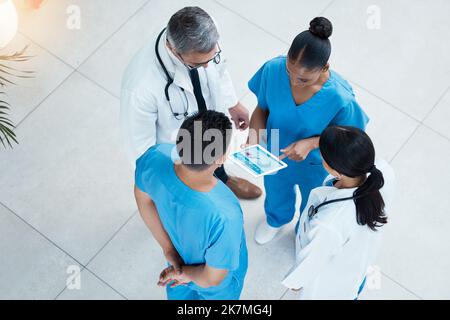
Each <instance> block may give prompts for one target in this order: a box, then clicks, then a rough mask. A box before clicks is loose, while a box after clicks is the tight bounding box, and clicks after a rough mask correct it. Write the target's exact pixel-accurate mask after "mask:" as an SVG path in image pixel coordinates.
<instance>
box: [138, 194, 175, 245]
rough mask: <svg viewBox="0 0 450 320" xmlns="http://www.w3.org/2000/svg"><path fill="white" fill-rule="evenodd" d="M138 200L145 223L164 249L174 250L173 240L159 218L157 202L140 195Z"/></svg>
mask: <svg viewBox="0 0 450 320" xmlns="http://www.w3.org/2000/svg"><path fill="white" fill-rule="evenodd" d="M136 202H137V206H138V209H139V214H140V215H141V217H142V220H144V223H145V225H146V226H147V228H148V229H149V230H150V232H151V233H152V235H153V237H154V238H155V239H156V241H157V242H158V243H159V245H160V246H161V248H162V249H163V251H164V252H167V251H170V250H172V249H173V244H172V241H171V240H170V238H169V235H168V234H167V232H166V230H164V227H163V225H162V223H161V220H160V219H159V214H158V211H157V209H156V206H155V203H154V202H153V201H152V200H151V199H142V198H141V197H140V196H136Z"/></svg>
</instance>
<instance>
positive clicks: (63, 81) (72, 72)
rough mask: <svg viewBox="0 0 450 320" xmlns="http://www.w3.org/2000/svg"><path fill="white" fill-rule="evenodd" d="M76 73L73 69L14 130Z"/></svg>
mask: <svg viewBox="0 0 450 320" xmlns="http://www.w3.org/2000/svg"><path fill="white" fill-rule="evenodd" d="M75 72H76V70H75V69H73V70H72V71H71V72H70V73H69V74H68V75H67V77H65V78H64V79H63V80H62V81H61V82H60V83H59V84H58V85H57V86H56V87H55V88H54V89H53V90H51V91H50V93H49V94H47V95H46V96H45V97H44V98H43V99H42V100H41V102H39V103H38V104H37V105H36V106H35V107H33V108H32V109H31V110H30V111H29V112H28V113H27V114H26V115H25V116H24V117H23V118H22V119H21V120H20V121H19V122H18V123H17V124H16V125H15V129H18V128H19V127H20V126H21V124H22V123H23V122H24V121H25V120H26V119H28V117H29V116H30V115H31V114H32V113H34V112H35V111H36V110H37V109H38V108H39V107H40V106H41V105H42V104H43V103H44V102H45V101H47V99H48V98H50V96H51V95H52V94H53V93H55V92H56V90H58V89H59V88H61V87H62V85H63V84H64V83H66V81H67V80H68V79H69V78H70V77H71V76H72V75H73V74H74V73H75Z"/></svg>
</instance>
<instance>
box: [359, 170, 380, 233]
mask: <svg viewBox="0 0 450 320" xmlns="http://www.w3.org/2000/svg"><path fill="white" fill-rule="evenodd" d="M383 186H384V178H383V174H382V173H381V171H380V170H378V169H377V168H376V167H375V166H373V168H372V169H371V171H370V173H369V176H368V177H367V178H366V181H364V183H363V184H362V185H361V186H360V187H359V188H358V189H356V190H355V192H354V193H353V196H354V197H355V205H356V213H357V214H356V220H357V221H358V223H359V224H360V225H363V226H365V225H367V226H368V227H369V228H370V229H372V230H376V228H378V227H381V226H382V225H383V224H385V223H387V217H386V216H385V215H384V200H383V197H382V196H381V193H380V189H381V188H382V187H383Z"/></svg>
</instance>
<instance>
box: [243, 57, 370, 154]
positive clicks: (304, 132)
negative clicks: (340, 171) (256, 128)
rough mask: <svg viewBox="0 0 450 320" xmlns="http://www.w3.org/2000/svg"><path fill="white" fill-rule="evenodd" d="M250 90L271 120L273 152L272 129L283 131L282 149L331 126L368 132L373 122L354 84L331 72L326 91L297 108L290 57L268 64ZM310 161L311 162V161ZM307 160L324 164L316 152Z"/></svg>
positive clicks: (269, 139)
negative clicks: (359, 101)
mask: <svg viewBox="0 0 450 320" xmlns="http://www.w3.org/2000/svg"><path fill="white" fill-rule="evenodd" d="M248 87H249V88H250V90H251V91H252V92H253V93H254V94H255V95H256V97H257V99H258V105H259V107H260V108H261V109H263V110H268V111H269V117H268V119H267V124H266V125H267V129H268V132H267V139H268V141H267V142H268V148H269V150H270V151H272V152H273V153H275V154H277V153H278V152H279V150H272V147H271V132H270V129H279V139H280V140H279V141H280V142H279V149H283V148H285V147H287V146H289V145H290V144H291V143H293V142H296V141H299V140H302V139H305V138H310V137H313V136H319V135H320V134H321V133H322V131H323V130H324V129H325V128H326V127H328V126H329V125H346V126H354V127H358V128H360V129H363V130H364V129H365V127H366V125H367V123H368V121H369V118H368V117H367V115H366V114H365V113H364V111H363V110H362V109H361V107H360V106H359V104H358V103H357V102H356V100H355V95H354V93H353V90H352V88H351V86H350V84H349V83H348V82H347V81H346V80H344V79H343V78H342V77H341V76H340V75H339V74H337V73H336V72H334V71H332V70H330V77H329V79H328V81H327V82H326V83H325V84H324V85H323V87H322V89H321V90H320V91H318V92H317V93H316V94H315V95H314V96H312V97H311V98H310V99H309V100H308V101H306V102H305V103H303V104H301V105H296V103H295V101H294V98H293V95H292V91H291V86H290V82H289V76H288V74H287V70H286V56H280V57H277V58H274V59H272V60H269V61H268V62H266V63H265V64H264V65H263V66H262V67H261V68H260V69H259V70H258V71H257V72H256V74H255V75H254V76H253V78H252V79H250V81H249V83H248ZM308 158H309V159H308ZM308 158H307V160H309V162H312V163H320V161H321V160H320V154H319V150H318V149H316V150H314V151H312V152H311V153H310V154H309V156H308Z"/></svg>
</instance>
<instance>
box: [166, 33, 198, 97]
mask: <svg viewBox="0 0 450 320" xmlns="http://www.w3.org/2000/svg"><path fill="white" fill-rule="evenodd" d="M166 41H167V38H166V31H164V34H163V35H162V36H161V41H160V42H159V46H158V50H159V54H160V55H161V60H162V61H163V63H164V65H165V67H166V69H167V71H168V72H169V74H170V76H171V77H172V78H173V83H174V84H175V85H176V86H178V87H181V88H183V89H185V90H187V91H190V92H191V93H192V92H193V91H194V90H193V87H192V82H191V78H190V76H189V71H188V69H187V68H186V66H185V65H184V64H183V63H182V62H181V61H180V60H179V59H178V58H177V57H175V55H174V54H173V53H172V52H171V51H170V49H169V48H168V47H167V45H166Z"/></svg>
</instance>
